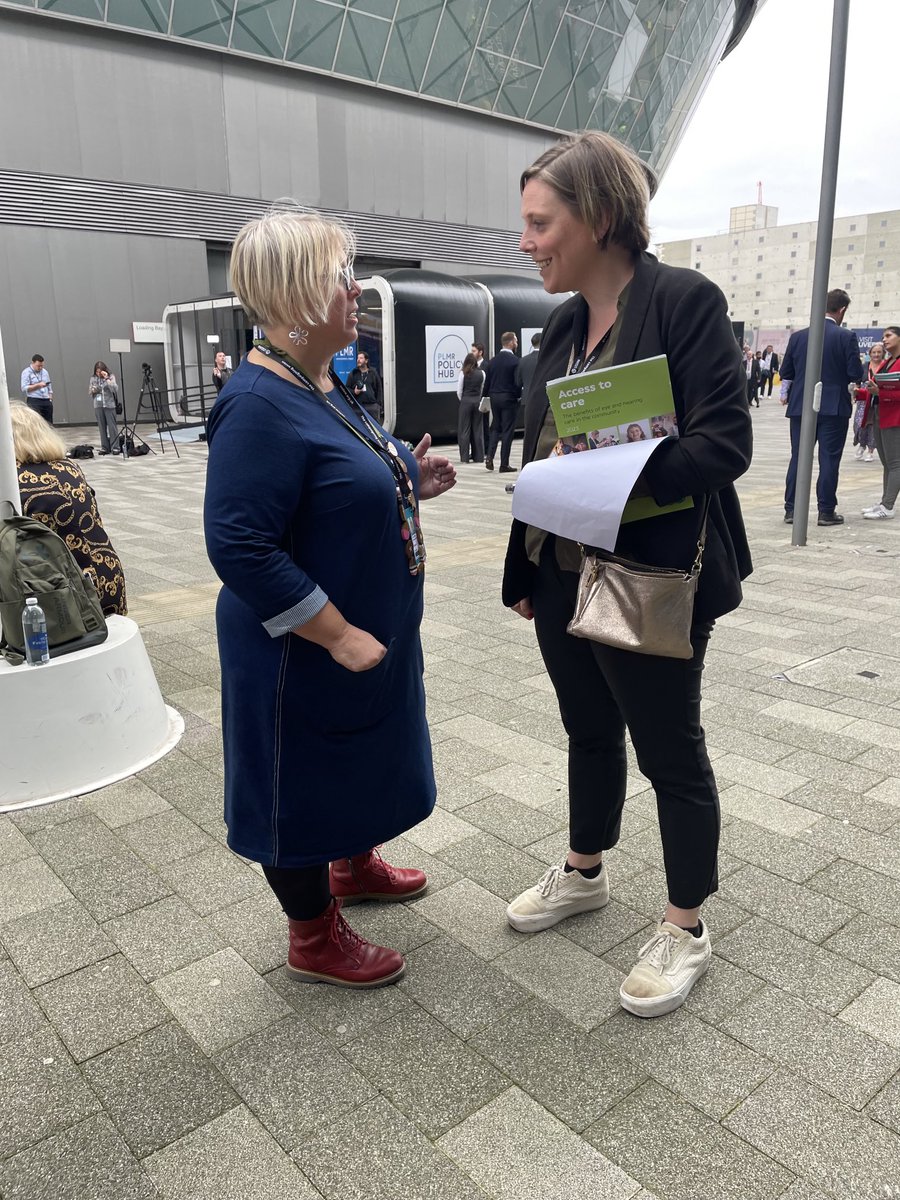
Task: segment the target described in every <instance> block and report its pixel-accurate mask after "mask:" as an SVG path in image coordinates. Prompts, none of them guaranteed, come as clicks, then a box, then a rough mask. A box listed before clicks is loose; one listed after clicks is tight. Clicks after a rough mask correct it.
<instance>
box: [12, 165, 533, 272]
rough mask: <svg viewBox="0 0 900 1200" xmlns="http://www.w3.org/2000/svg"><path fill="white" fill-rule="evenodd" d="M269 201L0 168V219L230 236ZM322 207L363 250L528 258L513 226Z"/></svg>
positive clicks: (461, 258)
mask: <svg viewBox="0 0 900 1200" xmlns="http://www.w3.org/2000/svg"><path fill="white" fill-rule="evenodd" d="M268 206H269V205H268V202H267V201H264V200H254V199H249V198H246V197H238V196H221V195H214V194H211V193H209V192H181V191H173V190H171V189H166V188H146V187H141V186H138V185H134V184H124V183H114V182H110V181H106V180H104V181H101V180H91V179H72V178H60V177H58V176H49V175H37V174H31V173H27V172H21V171H0V225H34V226H40V227H44V228H47V227H51V228H52V227H55V228H61V229H82V230H95V231H99V232H108V233H140V234H150V235H154V236H157V237H169V238H172V237H174V238H179V237H181V238H191V239H196V240H202V241H211V242H226V243H228V242H231V241H233V239H234V236H235V234H236V233H237V231H238V230H239V229H240V228H241V226H242V225H243V224H245V223H246V222H247V221H249V220H251V219H252V218H254V217H257V216H260V215H261V214H262V213H263V212H265V211H266V209H267V208H268ZM320 211H321V212H323V213H325V214H326V215H328V216H333V217H338V218H340V219H342V220H344V221H346V222H347V223H348V224H349V225H350V226H351V227H352V229H353V230H354V232H355V234H356V236H357V240H358V243H359V253H360V254H361V255H369V256H372V257H375V258H381V259H385V258H395V259H401V260H402V259H406V260H409V259H412V260H414V261H415V260H421V259H426V258H427V259H434V260H436V261H438V262H459V263H471V264H475V265H476V266H489V267H490V266H493V267H516V268H519V269H521V268H523V267H526V266H527V265H528V264H527V260H526V259H525V258H524V256H523V255H522V254H521V253H520V251H519V238H518V235H517V234H516V233H514V232H508V231H506V230H499V229H483V228H481V229H479V228H473V227H472V226H469V225H444V224H440V223H438V222H435V221H414V220H409V219H406V218H403V217H396V216H389V215H383V214H375V213H355V212H347V211H343V210H339V209H327V208H323V209H320Z"/></svg>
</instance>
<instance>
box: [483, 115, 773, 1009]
mask: <svg viewBox="0 0 900 1200" xmlns="http://www.w3.org/2000/svg"><path fill="white" fill-rule="evenodd" d="M654 187H655V179H654V177H653V175H652V173H651V172H650V170H649V168H647V167H646V165H645V164H644V163H642V162H641V161H640V159H638V158H637V156H636V155H634V154H633V153H632V152H631V151H630V150H628V149H627V148H626V147H624V146H622V145H621V144H620V143H619V142H617V141H615V139H613V138H611V137H609V136H607V135H606V134H601V133H586V134H581V135H579V136H577V137H573V138H568V139H566V140H564V141H562V142H560V143H559V144H557V145H556V146H554V147H553V148H552V149H550V150H548V151H546V153H544V154H543V155H542V156H541V157H540V158H539V159H538V160H537V162H535V163H534V165H533V166H531V167H529V168H528V170H527V171H525V172H524V174H523V175H522V180H521V188H522V216H523V221H524V226H525V229H524V233H523V235H522V241H521V248H522V250H523V251H524V252H525V253H526V254H530V255H531V257H532V258H533V259H534V261H535V262H536V263H537V264H538V266H539V268H540V271H541V276H542V278H543V282H544V288H545V289H546V290H547V291H548V292H554V293H556V292H566V291H573V292H575V293H576V295H574V296H573V297H572V298H571V299H569V300H567V301H565V303H563V304H562V305H560V307H559V308H558V309H556V311H555V312H554V313H553V315H552V316H551V318H550V321H549V323H548V324H547V326H546V328H545V330H544V337H543V340H542V342H541V350H540V357H539V358H538V362H537V367H536V369H535V373H534V378H533V380H532V383H531V386H530V388H529V391H528V395H527V398H526V409H525V442H524V451H523V460H522V461H523V463H528V462H530V461H532V460H533V459H535V458H543V457H545V455H546V454H547V453H549V451H550V449H551V448H552V446H553V445H554V444H555V440H556V437H557V434H556V429H555V425H554V422H553V416H552V413H551V412H550V408H549V404H548V401H547V395H546V390H545V385H546V383H547V381H548V380H550V379H557V378H559V377H560V376H562V375H565V374H566V373H567V372H569V373H573V374H574V373H576V372H579V371H583V370H586V369H597V368H599V367H603V366H609V365H613V364H618V363H627V362H634V361H637V360H639V359H645V358H651V357H653V356H654V355H658V354H665V355H666V356H667V358H668V363H669V372H670V375H671V379H672V390H673V393H674V397H675V409H676V413H677V417H678V434H679V436H678V437H674V436H672V437H667V438H666V439H665V441H664V442H663V444H662V445H661V446H660V447H659V449H658V450H657V451H656V452H655V453H654V454H653V456H652V457H651V458H650V459H649V460H648V462H647V465H646V467H645V468H644V471H643V473H642V475H641V477H640V479H639V481H638V490H639V491H640V492H641V494H649V495H650V496H652V497H653V499H654V500H655V501H656V503H657V504H659V505H668V504H672V503H674V502H676V501H679V500H682V499H684V498H685V497H688V496H690V497H692V498H693V502H694V503H693V507H692V508H688V509H682V510H680V511H677V512H674V513H667V514H662V515H660V516H655V517H652V518H650V519H647V520H643V521H637V522H632V523H630V524H627V525H625V526H623V527H622V529H621V531H620V534H619V539H618V542H617V543H616V552H617V553H618V554H621V555H624V556H625V557H627V558H631V559H635V560H638V561H640V562H644V563H652V564H654V565H657V566H665V567H684V568H685V569H687V568H688V567H689V566H690V564H691V563H692V561H693V559H694V556H695V553H696V547H697V541H698V538H699V535H700V526H701V521H702V511H703V509H704V504H705V498H706V497H707V496H708V497H709V498H710V502H709V516H708V526H707V536H706V550H705V554H704V560H703V570H702V572H701V574H700V582H699V587H698V590H697V597H696V602H695V608H694V623H693V630H692V643H693V646H694V656H693V658H692V659H690V660H682V659H674V658H661V657H655V656H650V655H643V654H635V653H632V652H630V651H625V650H616V649H612V648H610V647H607V646H602V645H599V644H598V643H595V642H590V641H585V640H584V639H580V638H575V637H572V636H571V635H569V634H568V633H567V632H566V626H567V624H568V622H569V620H570V619H571V617H572V613H573V609H574V604H575V593H576V587H577V583H578V571H579V569H580V565H581V552H580V550H579V549H578V547H577V546H576V545H575V544H574V543H572V542H568V541H566V540H565V539H563V538H560V537H555V536H553V535H551V534H545V533H543V531H541V530H539V529H536V528H534V527H531V526H525V525H523V524H522V523H521V522H519V521H514V522H513V527H512V532H511V534H510V540H509V548H508V551H507V556H506V566H505V571H504V577H503V602H504V604H506V605H507V606H508V607H510V608H512V609H513V610H514V611H515V612H517V613H518V614H519V615H520V616H522V617H525V618H527V619H532V618H533V619H534V621H535V626H536V630H537V637H538V644H539V646H540V649H541V654H542V656H543V659H544V663H545V665H546V667H547V671H548V674H549V675H550V678H551V680H552V681H553V684H554V687H555V689H556V694H557V698H558V700H559V706H560V713H561V715H562V719H563V724H564V725H565V728H566V731H567V732H568V734H569V812H570V847H571V849H570V851H569V853H568V855H567V857H566V859H565V861H564V862H563V863H561V864H560V865H559V866H555V867H551V868H550V870H549V871H548V872H547V873H546V874H545V875H544V877H543V878H542V879H541V880H540V881H539V883H538V884H537V885H536V886H535V887H533V888H530V889H529V890H528V891H526V892H523V893H522V895H520V896H518V897H517V898H516V899H515V900H513V902H512V903H511V904H510V906H509V909H508V911H507V916H508V919H509V923H510V924H511V925H512V926H513V928H515V929H519V930H522V931H526V932H530V931H533V930H537V929H546V928H549V927H550V926H551V925H555V924H556V923H557V922H558V921H560V920H563V919H564V918H565V917H568V916H571V915H572V914H574V913H577V912H584V911H587V910H590V909H597V908H602V907H603V906H604V905H605V904H606V903H607V902H608V900H609V880H608V878H607V870H606V868H605V867H604V866H603V862H602V855H603V851H605V850H607V849H609V848H610V847H611V846H614V845H615V844H616V842H617V841H618V839H619V831H620V825H621V817H622V807H623V804H624V799H625V782H626V759H625V730H626V728H627V729H628V730H629V732H630V734H631V739H632V743H633V745H634V749H635V752H636V754H637V759H638V763H639V765H640V768H641V771H642V772H643V774H645V775H646V776H647V778H648V779H650V781H651V783H652V785H653V787H654V790H655V791H656V796H657V808H658V813H659V823H660V833H661V837H662V843H663V853H664V859H665V868H666V877H667V884H668V905H667V907H666V910H665V913H664V918H663V920H662V921H661V922H660V923H659V925H658V927H657V930H656V932H655V934H654V936H653V937H652V938H651V939H650V940H649V941H648V942H647V944H646V945H645V946H644V947H643V948H642V949H641V950H640V952H639V955H638V961H637V964H636V965H635V967H634V969H633V970H632V972H631V974H630V975H629V976H628V978H627V979H626V980H625V982H624V983H623V984H622V988H621V990H620V1000H621V1002H622V1004H623V1006H624V1007H625V1008H627V1009H628V1010H629V1011H631V1012H634V1013H636V1014H637V1015H639V1016H645V1017H650V1016H658V1015H661V1014H662V1013H665V1012H670V1011H671V1010H672V1009H674V1008H677V1007H678V1006H679V1005H680V1004H682V1003H683V1002H684V1000H685V998H686V997H687V995H688V993H689V991H690V989H691V987H692V986H693V984H694V983H695V982H696V980H697V979H698V978H699V977H700V976H701V975H702V974H703V973H704V972H705V970H706V968H707V966H708V964H709V959H710V954H711V951H710V944H709V934H708V931H707V929H706V926H705V924H704V923H703V921H702V920H701V919H700V906H701V905H702V903H703V901H704V900H705V899H706V897H707V896H708V895H710V894H711V893H712V892H714V891H715V890H716V888H717V886H718V881H717V874H716V855H717V850H718V839H719V802H718V795H717V792H716V784H715V779H714V777H713V773H712V768H711V767H710V763H709V758H708V756H707V753H706V746H705V742H704V734H703V728H702V726H701V724H700V676H701V672H702V669H703V658H704V654H705V651H706V646H707V643H708V641H709V636H710V633H711V631H712V626H713V622H714V621H715V619H716V617H719V616H721V615H722V614H723V613H726V612H729V611H731V609H733V608H736V607H737V605H738V604H739V603H740V600H741V580H742V579H743V578H745V577H746V576H747V575H748V574H749V573H750V570H751V564H750V553H749V549H748V546H747V540H746V537H745V534H744V526H743V521H742V519H741V513H740V508H739V505H738V500H737V495H736V493H735V490H734V487H733V483H734V480H735V479H737V478H738V476H740V475H742V474H743V473H744V471H746V469H747V467H748V465H749V463H750V454H751V438H752V433H751V425H750V418H749V413H748V411H747V393H746V378H745V375H744V369H743V365H742V362H741V355H740V351H739V349H738V346H737V343H736V341H735V339H734V335H733V332H732V328H731V323H730V321H729V320H728V312H727V306H726V303H725V298H724V296H723V295H722V293H721V292H720V291H719V289H718V288H717V287H716V286H715V284H713V283H711V282H710V281H709V280H708V279H706V278H704V276H702V275H699V274H697V273H696V272H694V271H689V270H683V269H680V268H675V267H667V266H664V265H662V264H661V263H659V262H657V260H656V259H655V258H654V257H653V256H652V255H650V254H648V253H647V252H646V247H647V244H648V241H649V230H648V225H647V206H648V203H649V200H650V196H651V194H652V190H653V188H654ZM600 453H604V451H600Z"/></svg>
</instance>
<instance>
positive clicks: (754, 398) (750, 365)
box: [744, 349, 760, 408]
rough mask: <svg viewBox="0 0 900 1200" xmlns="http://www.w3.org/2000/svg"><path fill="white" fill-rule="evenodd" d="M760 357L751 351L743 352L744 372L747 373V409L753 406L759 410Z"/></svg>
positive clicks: (757, 353)
mask: <svg viewBox="0 0 900 1200" xmlns="http://www.w3.org/2000/svg"><path fill="white" fill-rule="evenodd" d="M759 362H760V355H759V351H757V352H756V354H754V353H753V351H752V350H749V349H748V350H745V351H744V370H745V371H746V373H747V407H748V408H752V407H753V405H754V404H755V405H756V407H757V408H759V380H760V365H759Z"/></svg>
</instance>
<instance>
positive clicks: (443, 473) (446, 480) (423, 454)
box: [413, 433, 456, 500]
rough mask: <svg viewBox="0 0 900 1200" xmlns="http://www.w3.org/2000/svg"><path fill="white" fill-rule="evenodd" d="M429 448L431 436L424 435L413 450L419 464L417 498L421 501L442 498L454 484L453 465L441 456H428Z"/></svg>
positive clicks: (428, 434)
mask: <svg viewBox="0 0 900 1200" xmlns="http://www.w3.org/2000/svg"><path fill="white" fill-rule="evenodd" d="M430 447H431V434H430V433H426V434H425V436H424V437H423V438H422V440H421V442H419V444H418V446H416V448H415V450H413V454H414V455H415V459H416V462H417V463H418V464H419V496H420V498H421V499H422V500H432V499H434V497H435V496H442V495H443V494H444V492H449V491H450V489H451V488H452V487H454V486H455V484H456V468H455V467H454V465H453V463H452V462H451V461H450V459H449V458H445V457H444V456H443V455H442V454H429V453H428V451H429V449H430Z"/></svg>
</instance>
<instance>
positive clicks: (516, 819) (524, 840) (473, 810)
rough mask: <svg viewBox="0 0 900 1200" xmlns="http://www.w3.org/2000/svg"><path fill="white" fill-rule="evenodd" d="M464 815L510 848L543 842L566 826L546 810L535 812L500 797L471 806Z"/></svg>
mask: <svg viewBox="0 0 900 1200" xmlns="http://www.w3.org/2000/svg"><path fill="white" fill-rule="evenodd" d="M464 812H465V818H466V820H467V821H469V822H470V823H471V824H472V825H477V826H478V828H479V829H483V830H484V831H485V833H491V834H494V836H495V837H499V838H501V839H502V840H503V841H505V842H507V843H508V844H510V845H513V846H520V847H523V848H524V847H525V846H528V845H529V844H530V843H531V842H537V841H540V839H541V838H544V837H547V835H548V834H551V833H553V832H554V831H555V830H557V829H561V828H562V827H563V826H564V824H565V821H563V820H560V819H559V818H557V817H555V816H552V815H550V814H549V813H548V812H546V811H545V810H543V809H538V808H531V807H530V806H529V805H527V804H522V803H520V802H519V801H518V800H513V799H512V798H511V797H509V796H502V795H499V794H496V795H493V796H488V797H486V798H485V799H484V800H477V801H476V802H475V803H474V804H469V805H467V806H466V808H465V810H464Z"/></svg>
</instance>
